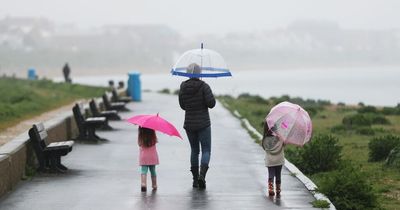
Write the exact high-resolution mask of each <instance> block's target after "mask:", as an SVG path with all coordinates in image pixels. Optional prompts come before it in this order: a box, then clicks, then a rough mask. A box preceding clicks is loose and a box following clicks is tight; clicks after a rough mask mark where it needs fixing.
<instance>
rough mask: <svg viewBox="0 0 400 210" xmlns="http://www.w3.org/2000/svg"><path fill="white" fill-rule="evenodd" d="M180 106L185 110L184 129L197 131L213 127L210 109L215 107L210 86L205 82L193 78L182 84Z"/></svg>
mask: <svg viewBox="0 0 400 210" xmlns="http://www.w3.org/2000/svg"><path fill="white" fill-rule="evenodd" d="M179 105H180V106H181V108H182V109H183V110H185V123H184V125H183V127H184V128H185V129H186V130H189V131H197V130H200V129H202V128H206V127H208V126H210V125H211V122H210V115H209V114H208V108H213V107H214V106H215V98H214V95H213V93H212V91H211V88H210V86H209V85H208V84H207V83H205V82H204V81H202V80H200V79H197V78H191V79H188V80H186V81H184V82H182V84H181V87H180V90H179Z"/></svg>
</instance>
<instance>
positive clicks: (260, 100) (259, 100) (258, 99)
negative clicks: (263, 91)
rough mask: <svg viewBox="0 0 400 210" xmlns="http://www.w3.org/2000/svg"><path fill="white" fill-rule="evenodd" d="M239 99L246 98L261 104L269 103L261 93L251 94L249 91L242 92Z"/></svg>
mask: <svg viewBox="0 0 400 210" xmlns="http://www.w3.org/2000/svg"><path fill="white" fill-rule="evenodd" d="M238 99H246V100H249V101H254V102H256V103H261V104H269V101H268V100H266V99H264V98H263V97H261V96H259V95H251V94H249V93H242V94H240V95H239V96H238Z"/></svg>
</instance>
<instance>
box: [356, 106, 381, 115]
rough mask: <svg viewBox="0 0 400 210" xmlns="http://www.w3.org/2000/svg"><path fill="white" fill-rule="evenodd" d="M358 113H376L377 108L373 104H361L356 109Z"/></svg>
mask: <svg viewBox="0 0 400 210" xmlns="http://www.w3.org/2000/svg"><path fill="white" fill-rule="evenodd" d="M357 112H358V113H361V114H362V113H378V110H377V109H376V107H374V106H362V107H361V108H359V109H358V110H357Z"/></svg>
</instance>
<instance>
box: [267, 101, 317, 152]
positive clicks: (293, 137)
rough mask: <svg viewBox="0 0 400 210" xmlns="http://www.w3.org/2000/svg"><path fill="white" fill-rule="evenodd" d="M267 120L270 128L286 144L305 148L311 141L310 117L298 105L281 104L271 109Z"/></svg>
mask: <svg viewBox="0 0 400 210" xmlns="http://www.w3.org/2000/svg"><path fill="white" fill-rule="evenodd" d="M265 120H266V122H267V124H268V127H270V128H271V129H272V131H273V132H274V133H275V134H276V135H277V136H278V137H279V138H280V139H281V140H282V141H283V142H285V143H286V144H294V145H298V146H303V145H304V144H305V143H307V142H308V141H310V139H311V133H312V123H311V119H310V116H309V115H308V113H307V112H306V111H305V110H304V109H303V108H302V107H300V106H299V105H297V104H293V103H290V102H287V101H285V102H281V103H279V104H277V105H276V106H274V107H273V108H272V109H271V111H270V112H269V114H268V115H267V117H266V119H265Z"/></svg>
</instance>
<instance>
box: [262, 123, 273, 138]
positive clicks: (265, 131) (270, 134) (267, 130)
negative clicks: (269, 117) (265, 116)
mask: <svg viewBox="0 0 400 210" xmlns="http://www.w3.org/2000/svg"><path fill="white" fill-rule="evenodd" d="M266 136H272V129H270V128H269V127H268V123H267V122H264V135H263V137H264V138H265V137H266Z"/></svg>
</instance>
